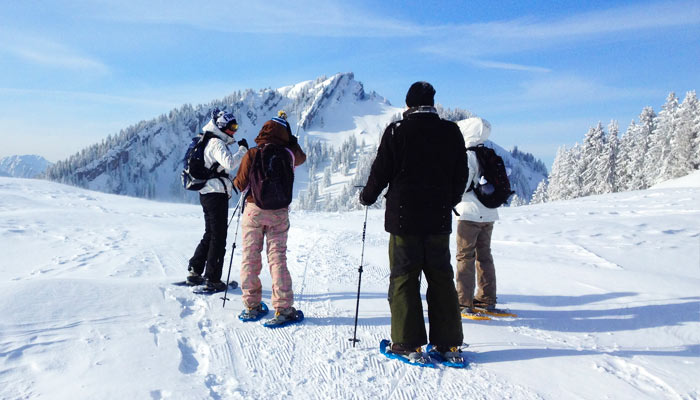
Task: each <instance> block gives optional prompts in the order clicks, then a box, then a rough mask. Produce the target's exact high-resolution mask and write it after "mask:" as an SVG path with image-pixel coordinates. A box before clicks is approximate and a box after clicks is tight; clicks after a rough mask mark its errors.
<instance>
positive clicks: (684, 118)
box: [668, 91, 700, 178]
mask: <svg viewBox="0 0 700 400" xmlns="http://www.w3.org/2000/svg"><path fill="white" fill-rule="evenodd" d="M699 110H700V104H699V103H698V98H697V96H696V95H695V92H694V91H693V92H688V93H686V95H685V100H683V103H682V104H681V105H680V107H679V108H678V123H677V128H676V131H675V132H674V134H673V136H672V137H671V140H670V142H671V143H670V145H671V153H670V155H669V160H668V168H669V171H668V173H669V174H670V177H671V178H680V177H682V176H685V175H688V174H689V173H690V172H691V171H692V170H693V169H695V168H694V165H695V164H694V162H693V158H694V154H693V151H694V150H695V149H694V143H693V142H694V139H696V137H697V131H696V130H695V129H697V125H696V121H695V118H696V117H697V115H698V112H700V111H699Z"/></svg>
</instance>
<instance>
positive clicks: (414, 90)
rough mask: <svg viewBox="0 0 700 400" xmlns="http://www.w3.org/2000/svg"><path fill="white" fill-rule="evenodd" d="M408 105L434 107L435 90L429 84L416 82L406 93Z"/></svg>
mask: <svg viewBox="0 0 700 400" xmlns="http://www.w3.org/2000/svg"><path fill="white" fill-rule="evenodd" d="M406 105H407V106H409V107H418V106H434V105H435V89H434V88H433V85H431V84H429V83H428V82H422V81H421V82H416V83H414V84H413V85H411V87H410V88H409V89H408V93H406Z"/></svg>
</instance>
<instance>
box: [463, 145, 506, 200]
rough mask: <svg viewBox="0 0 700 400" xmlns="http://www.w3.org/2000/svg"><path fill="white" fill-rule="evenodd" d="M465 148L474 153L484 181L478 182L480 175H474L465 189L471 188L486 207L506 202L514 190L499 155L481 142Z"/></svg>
mask: <svg viewBox="0 0 700 400" xmlns="http://www.w3.org/2000/svg"><path fill="white" fill-rule="evenodd" d="M467 150H468V151H469V150H471V151H473V152H474V153H475V154H476V159H477V161H478V162H479V168H480V169H481V175H482V176H483V178H484V180H485V181H486V182H485V183H484V184H483V185H482V184H480V183H479V182H480V180H481V177H482V176H478V177H475V180H474V182H472V184H471V186H470V187H469V189H467V191H469V190H473V191H474V194H475V195H476V198H477V199H479V201H480V202H481V204H483V205H485V206H486V207H488V208H498V207H500V206H502V205H503V204H506V203H507V202H508V198H509V197H510V196H511V195H512V194H513V193H515V192H514V191H512V190H511V189H510V180H508V173H507V172H506V166H505V164H504V163H503V159H502V158H501V156H499V155H498V154H496V152H495V151H494V150H493V149H492V148H489V147H486V146H484V145H483V144H480V145H477V146H474V147H470V148H468V149H467Z"/></svg>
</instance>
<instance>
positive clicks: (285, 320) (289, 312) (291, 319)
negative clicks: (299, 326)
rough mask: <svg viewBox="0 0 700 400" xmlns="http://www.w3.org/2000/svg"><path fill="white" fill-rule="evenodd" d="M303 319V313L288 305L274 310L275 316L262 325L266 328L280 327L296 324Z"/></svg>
mask: <svg viewBox="0 0 700 400" xmlns="http://www.w3.org/2000/svg"><path fill="white" fill-rule="evenodd" d="M302 320H304V313H303V312H301V311H299V310H297V309H295V308H294V307H290V308H288V309H286V310H284V311H277V312H275V317H274V318H272V319H271V320H269V321H267V322H265V323H264V324H263V325H264V326H265V327H267V328H281V327H283V326H287V325H291V324H296V323H299V322H301V321H302Z"/></svg>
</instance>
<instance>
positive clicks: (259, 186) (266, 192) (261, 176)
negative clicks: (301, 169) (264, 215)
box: [248, 143, 294, 210]
mask: <svg viewBox="0 0 700 400" xmlns="http://www.w3.org/2000/svg"><path fill="white" fill-rule="evenodd" d="M248 179H249V180H250V194H251V195H252V196H253V200H255V205H257V206H258V207H260V208H262V209H263V210H278V209H280V208H284V207H287V206H289V203H291V202H292V188H293V185H294V156H293V154H292V152H291V150H289V149H288V148H287V147H285V146H281V145H277V144H272V143H268V144H264V145H262V146H261V147H259V148H258V151H257V152H256V153H255V156H254V157H253V165H252V167H251V169H250V175H249V176H248Z"/></svg>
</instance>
